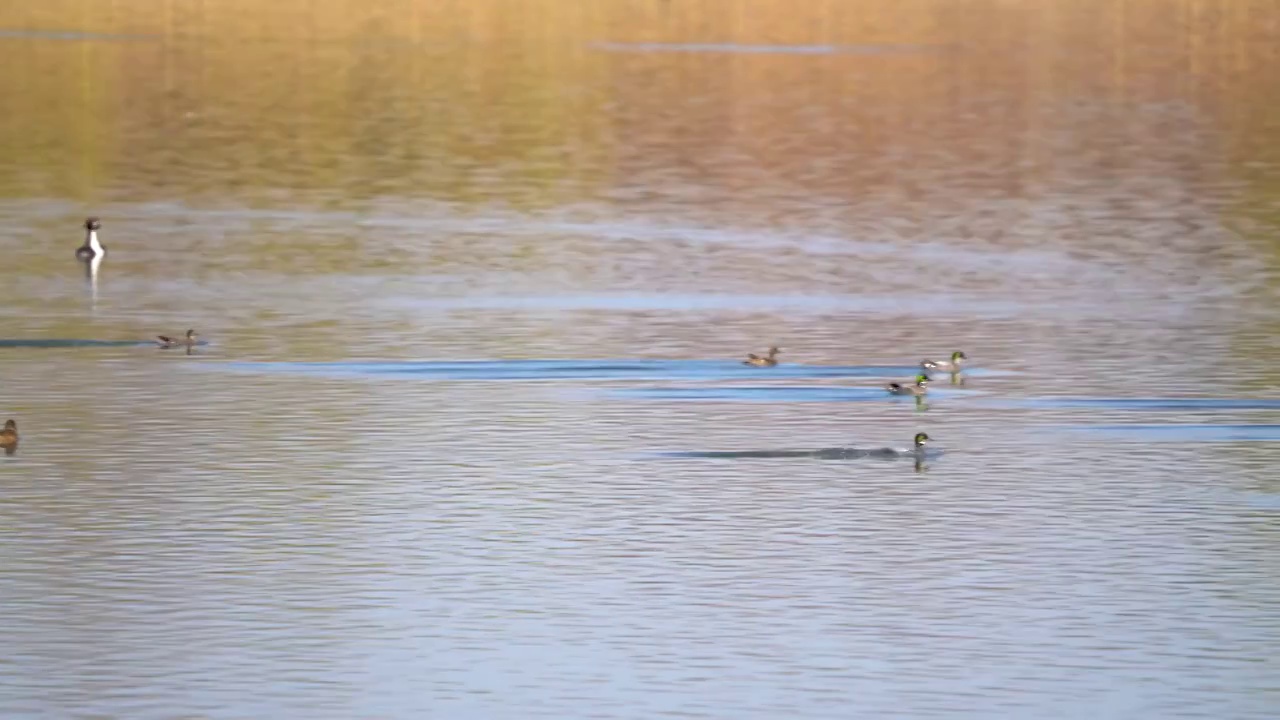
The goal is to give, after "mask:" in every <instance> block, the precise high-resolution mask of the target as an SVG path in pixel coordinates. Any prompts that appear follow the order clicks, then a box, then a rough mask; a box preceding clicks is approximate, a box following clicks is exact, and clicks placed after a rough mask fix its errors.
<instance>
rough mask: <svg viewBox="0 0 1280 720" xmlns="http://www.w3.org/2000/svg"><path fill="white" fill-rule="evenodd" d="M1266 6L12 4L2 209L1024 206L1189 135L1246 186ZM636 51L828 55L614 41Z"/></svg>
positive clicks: (1265, 104)
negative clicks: (755, 198) (816, 203)
mask: <svg viewBox="0 0 1280 720" xmlns="http://www.w3.org/2000/svg"><path fill="white" fill-rule="evenodd" d="M1273 11H1274V4H1273V3H1266V2H1252V3H1249V2H1241V3H1231V4H1229V5H1226V6H1223V5H1222V4H1221V3H1207V2H1173V3H1171V2H1162V1H1154V0H1150V1H1146V2H1130V3H1122V4H1117V3H1110V2H1050V3H1003V2H981V3H964V4H962V5H957V4H956V3H952V2H938V1H917V2H909V3H894V4H892V6H888V5H885V4H883V3H877V2H845V1H839V2H837V1H835V0H829V1H827V2H808V3H800V4H799V7H797V4H796V3H794V2H758V3H750V4H746V3H740V2H733V1H729V0H720V1H718V2H717V1H712V0H704V1H702V2H668V1H666V0H653V1H651V2H635V1H633V2H601V3H577V2H543V3H527V2H516V1H514V0H503V1H494V0H482V1H479V2H468V3H440V2H398V3H360V2H320V3H298V2H295V3H270V4H260V3H254V2H239V3H202V4H191V3H186V2H161V3H157V2H115V3H110V4H106V3H90V4H85V3H82V2H66V1H65V0H63V1H54V2H46V3H37V4H29V3H23V4H12V5H10V6H8V7H6V8H4V9H0V28H5V29H7V30H9V31H10V32H11V33H12V31H14V30H30V31H32V34H31V35H30V36H28V37H22V36H14V35H12V34H11V35H10V36H8V37H5V38H4V39H3V40H0V62H3V63H4V66H5V67H7V68H10V69H11V71H9V72H6V73H4V75H3V77H0V92H3V93H4V97H5V98H6V101H7V105H8V106H7V109H6V112H5V119H4V121H3V122H4V123H5V125H4V131H3V133H0V142H2V143H3V145H0V153H3V156H4V157H5V158H6V160H5V161H4V162H3V164H0V190H2V191H3V192H4V194H5V195H7V196H9V197H49V196H53V197H68V198H75V199H78V200H80V201H82V202H85V203H95V202H104V201H107V200H114V199H123V198H127V199H129V200H131V201H138V200H142V199H146V198H171V197H173V196H174V195H175V194H176V195H180V196H182V197H184V198H189V199H192V200H195V199H202V200H203V201H204V202H218V201H220V200H222V199H223V198H225V197H227V196H234V197H239V198H242V199H244V200H245V201H246V202H251V203H254V204H264V205H268V206H272V205H288V204H289V203H295V202H297V201H298V199H299V197H300V196H301V195H306V196H308V199H309V200H310V201H312V202H321V203H323V202H327V203H331V204H335V205H341V206H349V205H357V206H358V205H359V204H360V203H361V202H362V201H366V202H367V201H369V200H370V199H372V198H376V197H385V196H399V197H430V198H434V199H441V200H448V201H451V202H460V203H469V202H488V201H491V200H494V199H501V200H502V201H504V202H507V203H511V204H513V205H515V206H517V207H548V206H554V205H557V204H565V203H572V202H575V201H581V200H598V199H601V198H612V199H615V200H617V201H619V202H626V201H628V200H632V199H633V194H634V193H638V192H640V191H639V190H637V188H643V187H648V186H650V185H651V184H652V183H654V182H655V181H657V182H660V183H665V184H667V185H669V186H672V187H673V188H676V189H679V187H680V185H681V184H682V181H685V182H690V181H693V180H696V181H697V182H698V184H699V185H705V187H702V188H701V194H700V196H699V197H697V199H696V201H697V202H699V203H710V204H715V203H721V204H724V203H729V202H730V201H729V200H728V198H729V197H731V196H732V195H734V194H736V193H741V192H743V190H744V189H749V188H750V187H752V186H754V185H759V184H761V182H762V181H764V182H765V184H768V185H770V186H773V188H772V189H773V191H774V192H776V193H778V195H779V197H781V198H782V199H785V197H786V195H787V194H788V193H793V194H809V193H820V194H823V195H826V196H830V197H831V198H833V199H840V200H843V201H846V202H856V201H858V200H859V199H860V198H865V197H867V196H868V195H871V196H873V197H874V196H878V195H882V194H886V193H887V194H890V195H892V196H894V197H895V198H897V199H898V200H900V201H906V200H908V199H917V200H921V201H927V202H938V201H941V200H944V199H945V198H947V197H951V196H952V195H953V194H954V193H955V192H957V191H958V190H964V189H967V192H968V193H977V192H992V193H999V194H1002V195H1005V196H1010V195H1012V196H1019V195H1028V194H1034V193H1036V192H1037V191H1039V190H1041V189H1042V188H1043V187H1044V186H1045V185H1046V184H1052V183H1053V182H1054V181H1055V180H1056V179H1060V178H1061V176H1062V174H1063V172H1064V171H1066V170H1067V168H1071V167H1072V166H1073V161H1074V162H1075V163H1081V162H1083V163H1085V164H1086V165H1087V167H1085V168H1083V171H1084V172H1085V176H1086V177H1087V178H1088V179H1089V180H1090V181H1096V182H1105V181H1106V178H1107V175H1108V173H1110V172H1115V171H1116V170H1117V169H1118V166H1123V164H1125V163H1126V162H1128V159H1127V158H1130V157H1134V156H1136V155H1135V153H1134V152H1132V150H1131V145H1132V144H1133V143H1143V144H1146V145H1147V147H1143V148H1142V149H1141V151H1140V152H1139V153H1137V154H1147V153H1150V152H1159V149H1160V146H1161V144H1162V143H1165V142H1168V141H1169V139H1170V138H1171V137H1172V136H1174V135H1182V134H1185V133H1186V132H1188V124H1191V125H1193V126H1194V128H1192V129H1191V130H1190V131H1191V132H1193V133H1196V134H1198V135H1200V136H1202V137H1203V138H1205V139H1206V140H1210V142H1203V143H1198V144H1197V145H1196V146H1195V147H1194V148H1170V149H1169V151H1168V152H1169V153H1172V154H1176V155H1178V156H1179V161H1180V162H1181V163H1182V164H1184V165H1185V166H1186V167H1187V171H1186V172H1187V173H1189V174H1190V175H1192V176H1197V175H1199V174H1200V173H1202V172H1206V170H1201V171H1196V170H1195V169H1194V168H1195V167H1197V166H1204V165H1206V164H1208V165H1209V170H1207V171H1217V170H1218V169H1219V166H1218V163H1225V167H1226V168H1230V169H1232V171H1242V172H1243V174H1245V175H1247V174H1248V173H1247V171H1244V169H1243V168H1241V167H1240V166H1241V165H1242V164H1244V163H1246V161H1249V160H1257V159H1258V158H1257V155H1258V154H1259V153H1263V154H1265V155H1266V156H1267V157H1269V158H1272V159H1274V158H1275V157H1276V156H1275V153H1276V151H1275V150H1273V149H1272V148H1274V147H1275V146H1276V143H1275V142H1269V140H1270V139H1272V138H1273V137H1274V133H1275V130H1274V127H1275V124H1274V121H1273V120H1272V119H1271V118H1273V116H1274V112H1275V111H1274V110H1272V109H1271V108H1274V107H1275V106H1276V105H1277V102H1276V99H1277V96H1278V95H1280V89H1277V85H1276V84H1275V83H1273V82H1270V81H1269V79H1270V78H1271V77H1273V71H1274V70H1275V64H1276V61H1275V55H1274V50H1273V48H1274V47H1275V46H1276V45H1277V44H1280V37H1278V35H1280V29H1277V28H1276V27H1275V23H1274V22H1268V18H1273V17H1274V13H1273ZM37 31H41V32H47V33H55V32H63V33H85V34H86V35H85V36H84V37H83V38H82V39H77V38H75V37H71V38H62V39H59V38H58V36H51V37H53V38H54V39H49V38H42V36H41V35H40V34H39V32H37ZM646 42H662V43H675V44H679V43H700V44H716V43H721V44H739V45H751V46H759V45H771V44H772V45H779V46H813V45H821V46H830V47H832V48H833V51H832V52H829V53H821V54H795V53H788V52H785V51H780V52H775V53H767V52H766V53H749V52H731V51H728V52H726V51H716V50H714V49H710V50H708V49H703V50H702V51H696V52H646V51H629V50H628V49H627V48H626V45H625V44H627V43H646ZM1118 125H1127V127H1117V126H1118ZM1064 133H1069V135H1070V144H1069V145H1068V144H1067V142H1068V141H1067V139H1066V138H1064V137H1062V136H1063V134H1064ZM1080 143H1082V144H1083V147H1081V146H1080V145H1079V144H1080ZM1127 150H1128V151H1127ZM1082 151H1083V153H1082ZM1065 153H1070V154H1071V155H1072V156H1073V157H1072V158H1066V157H1064V154H1065ZM1203 153H1212V154H1211V155H1209V156H1205V155H1204V154H1203ZM1082 154H1083V157H1081V155H1082ZM1064 166H1065V167H1064ZM943 168H951V169H952V170H950V172H956V171H957V170H955V169H956V168H961V169H963V170H961V172H963V173H964V176H963V177H962V178H949V177H946V175H945V173H944V171H943ZM1195 179H1200V180H1203V179H1204V178H1202V177H1198V178H1195ZM957 185H959V186H961V187H955V186H957ZM940 186H944V187H940ZM944 189H945V192H943V190H944ZM674 191H675V190H673V192H674Z"/></svg>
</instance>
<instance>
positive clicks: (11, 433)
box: [0, 418, 18, 455]
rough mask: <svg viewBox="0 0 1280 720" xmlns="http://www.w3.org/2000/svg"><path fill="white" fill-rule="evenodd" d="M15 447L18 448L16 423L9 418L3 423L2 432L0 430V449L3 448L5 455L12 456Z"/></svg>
mask: <svg viewBox="0 0 1280 720" xmlns="http://www.w3.org/2000/svg"><path fill="white" fill-rule="evenodd" d="M16 447H18V423H16V422H14V420H13V419H12V418H10V419H9V420H8V421H7V422H5V424H4V430H0V448H4V449H5V453H6V454H8V455H12V454H13V449H14V448H16Z"/></svg>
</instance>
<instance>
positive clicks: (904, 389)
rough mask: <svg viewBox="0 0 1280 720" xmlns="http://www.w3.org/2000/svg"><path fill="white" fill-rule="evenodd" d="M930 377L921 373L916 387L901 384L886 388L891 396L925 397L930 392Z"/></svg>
mask: <svg viewBox="0 0 1280 720" xmlns="http://www.w3.org/2000/svg"><path fill="white" fill-rule="evenodd" d="M928 385H929V376H928V375H925V374H924V373H921V374H919V375H917V376H916V384H915V385H902V384H899V383H889V384H888V385H886V386H885V387H884V389H885V390H888V391H889V394H890V395H924V394H925V393H927V392H929V388H928Z"/></svg>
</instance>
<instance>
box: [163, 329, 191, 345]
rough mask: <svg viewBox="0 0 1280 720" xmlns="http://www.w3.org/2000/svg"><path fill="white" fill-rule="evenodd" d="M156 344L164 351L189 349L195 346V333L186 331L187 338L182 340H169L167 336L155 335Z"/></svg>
mask: <svg viewBox="0 0 1280 720" xmlns="http://www.w3.org/2000/svg"><path fill="white" fill-rule="evenodd" d="M156 344H157V345H159V346H160V347H162V348H164V349H166V350H167V349H169V348H175V347H186V348H188V349H190V348H191V346H192V345H195V344H196V331H195V330H188V331H187V336H186V337H184V338H171V337H169V336H168V335H157V336H156Z"/></svg>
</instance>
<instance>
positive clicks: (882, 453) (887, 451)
mask: <svg viewBox="0 0 1280 720" xmlns="http://www.w3.org/2000/svg"><path fill="white" fill-rule="evenodd" d="M927 442H929V436H928V435H927V434H925V433H916V436H915V437H914V438H912V439H911V448H910V449H905V450H904V449H901V448H888V447H885V448H876V449H875V450H868V451H867V454H868V455H875V456H878V457H910V456H913V455H914V456H916V457H919V456H921V455H923V454H924V446H925V443H927Z"/></svg>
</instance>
